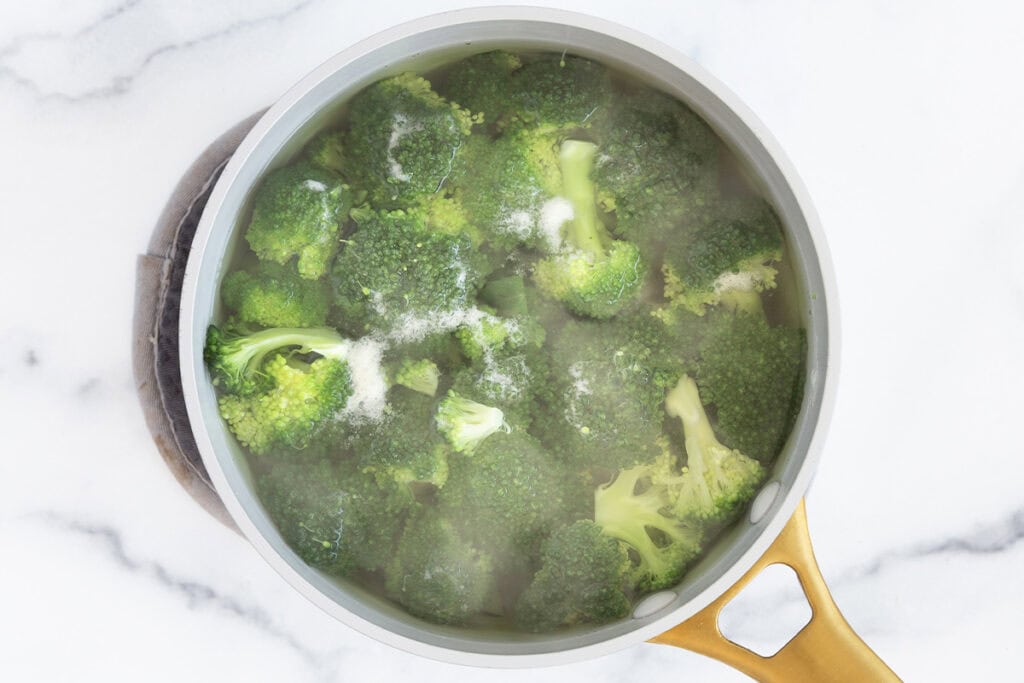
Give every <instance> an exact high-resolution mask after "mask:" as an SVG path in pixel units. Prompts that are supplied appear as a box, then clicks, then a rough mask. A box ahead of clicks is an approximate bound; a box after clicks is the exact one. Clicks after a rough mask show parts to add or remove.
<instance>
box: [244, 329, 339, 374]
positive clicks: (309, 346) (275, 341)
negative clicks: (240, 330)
mask: <svg viewBox="0 0 1024 683" xmlns="http://www.w3.org/2000/svg"><path fill="white" fill-rule="evenodd" d="M286 346H298V347H299V348H300V350H301V351H303V352H310V351H312V352H314V353H318V354H320V355H321V356H324V357H326V358H337V359H340V360H344V359H345V357H346V355H347V352H348V346H349V343H348V341H347V340H346V339H345V338H344V337H342V336H341V335H340V334H338V332H337V331H336V330H334V329H332V328H330V327H314V328H297V327H296V328H290V327H272V328H270V329H267V330H260V331H259V332H254V333H252V334H249V335H246V336H244V337H239V338H237V339H235V340H233V341H230V342H228V343H227V344H226V345H225V348H224V355H225V356H226V357H227V358H228V359H229V361H230V363H231V365H232V366H233V368H234V369H235V371H236V372H239V373H242V374H250V373H252V372H253V371H254V370H255V368H258V367H259V366H260V363H262V361H263V358H264V357H266V355H267V354H268V353H271V352H272V351H275V350H277V349H280V348H283V347H286Z"/></svg>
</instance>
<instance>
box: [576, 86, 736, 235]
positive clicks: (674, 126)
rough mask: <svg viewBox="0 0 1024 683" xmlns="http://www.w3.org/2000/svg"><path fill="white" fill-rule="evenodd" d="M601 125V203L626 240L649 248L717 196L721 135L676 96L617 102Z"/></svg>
mask: <svg viewBox="0 0 1024 683" xmlns="http://www.w3.org/2000/svg"><path fill="white" fill-rule="evenodd" d="M599 129H600V130H598V131H597V136H598V138H599V139H600V141H601V153H600V156H599V158H598V161H597V166H596V168H595V169H594V182H595V183H596V185H597V193H598V201H599V203H600V205H601V207H602V208H603V209H604V210H606V211H614V212H615V232H616V234H617V235H619V236H621V237H622V238H623V239H626V240H629V241H631V242H633V243H635V244H639V245H641V247H643V248H644V249H645V250H648V253H650V252H651V251H653V250H656V249H657V248H658V245H660V244H661V243H663V242H667V241H669V240H671V239H673V236H674V235H676V234H678V228H679V227H680V226H681V225H683V224H685V223H687V222H688V221H689V220H690V216H691V214H692V213H694V212H700V211H701V210H702V209H703V207H704V206H705V205H706V204H708V203H709V202H710V201H712V198H713V197H715V196H717V179H718V164H717V159H718V139H717V138H716V136H715V134H714V133H713V132H712V131H711V129H710V128H709V127H708V126H707V124H706V123H704V121H703V120H701V118H700V117H699V116H697V115H696V114H694V113H693V112H692V111H690V109H688V108H687V107H686V106H685V105H683V104H682V103H680V102H679V101H678V100H676V99H674V98H672V97H669V96H667V95H664V94H662V93H660V92H657V91H653V90H649V89H644V90H643V91H641V92H639V93H636V94H634V95H631V96H627V97H623V98H622V99H620V100H619V101H617V102H616V104H615V105H613V106H612V111H611V114H610V115H609V116H607V117H604V118H603V119H602V121H601V124H600V126H599Z"/></svg>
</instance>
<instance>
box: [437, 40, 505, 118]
mask: <svg viewBox="0 0 1024 683" xmlns="http://www.w3.org/2000/svg"><path fill="white" fill-rule="evenodd" d="M520 66H522V62H521V61H520V60H519V57H517V56H516V55H514V54H511V53H509V52H503V51H501V50H496V51H494V52H483V53H481V54H477V55H473V56H472V57H469V58H467V59H464V60H462V61H461V62H459V64H458V66H457V67H456V68H454V69H452V70H451V72H450V73H449V74H448V81H447V83H446V84H445V88H444V93H445V95H447V96H448V99H449V100H451V101H453V102H458V103H459V105H460V106H462V107H464V108H466V109H468V110H469V111H471V112H473V113H474V114H476V113H480V114H483V119H484V123H485V124H486V125H487V126H488V127H489V128H490V129H492V130H499V129H500V128H502V127H504V124H505V123H507V114H508V113H509V109H508V106H509V92H510V91H511V89H512V84H511V77H512V73H513V72H514V71H515V70H516V69H518V68H519V67H520Z"/></svg>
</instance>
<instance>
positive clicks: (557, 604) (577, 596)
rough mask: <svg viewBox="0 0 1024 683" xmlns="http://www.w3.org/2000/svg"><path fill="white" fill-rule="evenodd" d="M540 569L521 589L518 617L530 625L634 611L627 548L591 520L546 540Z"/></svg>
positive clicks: (596, 619)
mask: <svg viewBox="0 0 1024 683" xmlns="http://www.w3.org/2000/svg"><path fill="white" fill-rule="evenodd" d="M540 567H541V568H540V570H539V571H538V572H537V573H536V575H534V577H533V581H532V582H531V583H530V585H529V586H528V587H527V589H526V590H525V591H524V592H523V593H522V594H521V595H520V597H519V601H518V603H517V604H516V621H517V622H518V623H519V624H520V625H521V626H522V627H524V628H526V629H528V630H530V631H551V630H553V629H555V628H558V627H559V626H572V625H573V624H578V623H589V624H603V623H605V622H609V621H614V620H615V619H620V618H622V617H624V616H626V615H627V614H629V612H630V609H631V608H632V603H631V602H630V600H629V598H628V597H627V595H626V593H625V591H624V587H625V585H626V584H627V576H628V575H629V573H630V569H631V563H630V560H629V555H628V554H627V553H626V549H625V548H624V547H623V545H622V544H621V543H620V542H619V541H617V540H616V539H614V538H612V537H610V536H607V535H605V534H604V533H603V532H602V530H601V527H599V526H598V525H596V524H594V522H592V521H590V520H579V521H577V522H575V523H573V524H570V525H569V526H564V527H560V528H558V529H555V531H553V532H552V533H551V536H549V537H548V538H547V540H545V541H544V543H543V544H542V545H541V551H540Z"/></svg>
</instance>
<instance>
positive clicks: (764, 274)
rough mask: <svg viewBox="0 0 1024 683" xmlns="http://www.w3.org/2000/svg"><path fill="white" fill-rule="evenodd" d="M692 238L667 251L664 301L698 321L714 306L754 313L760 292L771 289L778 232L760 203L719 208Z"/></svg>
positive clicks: (779, 245)
mask: <svg viewBox="0 0 1024 683" xmlns="http://www.w3.org/2000/svg"><path fill="white" fill-rule="evenodd" d="M709 214H710V215H711V216H713V217H714V218H711V219H708V220H705V221H703V222H702V223H701V224H700V225H699V226H698V227H696V228H695V229H694V230H693V232H692V234H690V235H689V236H687V237H686V238H683V239H681V240H679V241H678V242H676V243H674V244H670V245H668V247H667V249H666V251H665V262H664V265H663V271H664V275H665V298H666V299H668V300H669V301H670V302H672V304H673V305H676V306H682V307H684V308H686V309H689V310H691V311H693V312H694V313H697V314H698V315H701V314H703V313H704V312H705V309H706V308H707V307H708V306H715V305H717V304H719V303H722V304H726V305H728V306H729V307H730V308H733V309H738V310H741V311H745V312H749V313H760V312H761V311H762V307H761V297H760V292H762V291H764V290H766V289H772V288H774V287H775V275H776V274H777V271H776V269H775V267H774V266H773V265H772V264H773V263H774V262H776V261H779V260H781V259H782V228H781V225H780V223H779V220H778V218H777V217H776V215H775V212H774V211H772V209H771V207H770V206H768V204H767V203H765V202H763V201H761V200H756V201H753V200H747V201H732V202H726V203H722V204H721V206H719V207H717V209H716V210H714V211H710V212H709Z"/></svg>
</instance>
